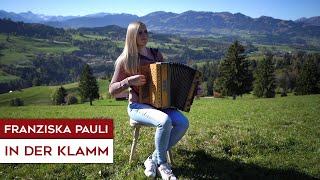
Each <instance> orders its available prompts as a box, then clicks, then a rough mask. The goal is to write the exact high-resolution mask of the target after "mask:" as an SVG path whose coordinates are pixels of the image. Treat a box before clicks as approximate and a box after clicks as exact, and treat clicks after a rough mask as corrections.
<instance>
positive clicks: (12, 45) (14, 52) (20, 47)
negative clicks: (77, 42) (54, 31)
mask: <svg viewBox="0 0 320 180" xmlns="http://www.w3.org/2000/svg"><path fill="white" fill-rule="evenodd" d="M7 38H8V36H7V35H4V34H0V43H2V44H4V45H5V49H3V50H1V52H0V54H1V56H0V62H1V63H2V64H7V65H9V64H22V63H26V62H28V61H29V60H30V59H31V58H32V57H34V56H35V55H37V54H46V53H61V52H64V53H71V52H73V51H75V50H79V48H78V47H75V46H72V45H71V44H70V43H69V42H58V41H50V40H47V39H37V38H30V37H24V36H13V35H10V36H9V39H7Z"/></svg>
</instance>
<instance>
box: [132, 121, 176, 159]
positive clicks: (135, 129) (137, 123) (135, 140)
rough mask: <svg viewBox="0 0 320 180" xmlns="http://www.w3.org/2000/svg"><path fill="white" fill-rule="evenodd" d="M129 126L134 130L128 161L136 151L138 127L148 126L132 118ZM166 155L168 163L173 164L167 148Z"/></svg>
mask: <svg viewBox="0 0 320 180" xmlns="http://www.w3.org/2000/svg"><path fill="white" fill-rule="evenodd" d="M130 126H132V127H134V131H133V141H132V146H131V152H130V158H129V163H131V161H132V159H133V157H134V154H135V152H136V147H137V143H138V139H139V135H140V128H141V127H142V126H145V127H148V125H145V124H142V123H139V122H137V121H135V120H133V119H130ZM149 127H150V126H149ZM167 157H168V162H169V163H170V164H173V157H172V153H171V150H168V152H167Z"/></svg>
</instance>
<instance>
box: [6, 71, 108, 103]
mask: <svg viewBox="0 0 320 180" xmlns="http://www.w3.org/2000/svg"><path fill="white" fill-rule="evenodd" d="M0 77H1V76H0ZM98 85H99V93H100V96H103V98H106V96H107V90H108V89H107V87H108V86H109V82H108V81H107V80H102V79H99V80H98ZM59 87H60V86H35V87H30V88H26V89H22V90H20V91H13V92H12V93H5V94H0V106H8V105H9V103H10V101H11V100H12V99H14V98H20V99H22V100H23V101H24V104H25V105H37V106H42V105H49V104H51V99H50V96H51V94H52V92H53V91H54V90H55V89H57V88H59ZM63 87H64V88H65V89H66V90H67V93H74V94H78V92H77V91H78V90H77V88H78V83H77V82H76V83H71V84H65V85H63Z"/></svg>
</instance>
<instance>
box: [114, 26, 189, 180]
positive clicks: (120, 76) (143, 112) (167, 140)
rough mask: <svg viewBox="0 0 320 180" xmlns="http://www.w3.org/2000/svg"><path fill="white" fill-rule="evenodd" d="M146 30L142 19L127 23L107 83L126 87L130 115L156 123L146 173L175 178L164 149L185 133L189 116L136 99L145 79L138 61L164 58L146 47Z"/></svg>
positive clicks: (148, 61) (115, 88) (146, 122)
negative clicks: (121, 48)
mask: <svg viewBox="0 0 320 180" xmlns="http://www.w3.org/2000/svg"><path fill="white" fill-rule="evenodd" d="M147 43H148V30H147V27H146V25H145V24H143V23H142V22H132V23H130V24H129V26H128V29H127V35H126V42H125V46H124V49H123V52H122V54H121V55H120V56H119V57H118V59H117V61H116V63H115V72H114V75H113V77H112V80H111V82H110V86H109V92H110V94H112V95H114V94H117V93H120V92H122V91H123V90H125V89H127V88H129V106H128V114H129V116H130V118H131V119H134V120H135V121H138V122H140V123H144V124H147V125H151V126H156V133H155V150H154V152H153V154H152V155H150V156H149V157H148V158H147V159H146V161H145V162H144V165H145V171H144V173H145V175H146V176H148V177H152V178H155V176H156V172H157V169H158V171H159V172H160V174H161V176H162V179H176V177H175V175H174V174H173V173H172V170H171V168H170V166H169V164H168V163H167V157H166V152H167V150H168V149H170V148H171V147H172V146H174V145H175V144H176V143H177V142H178V141H179V140H180V139H181V138H182V137H183V136H184V134H185V133H186V131H187V129H188V127H189V121H188V119H187V118H186V117H185V116H184V115H183V114H182V113H181V112H179V111H178V110H176V109H173V108H168V109H156V108H154V107H152V106H150V105H147V104H141V103H139V93H138V92H139V91H138V87H139V86H141V85H144V84H145V83H146V79H145V77H144V76H143V75H139V74H138V67H139V66H140V65H145V64H150V63H154V62H159V61H163V57H162V55H161V53H160V52H159V51H157V50H154V49H151V48H147V47H146V45H147Z"/></svg>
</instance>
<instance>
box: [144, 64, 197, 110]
mask: <svg viewBox="0 0 320 180" xmlns="http://www.w3.org/2000/svg"><path fill="white" fill-rule="evenodd" d="M139 73H140V74H142V75H144V76H145V77H146V80H147V82H146V84H145V85H143V86H139V101H140V103H144V104H150V105H152V106H154V107H156V108H170V107H173V108H177V109H180V110H182V111H186V112H189V111H190V108H191V105H192V103H193V99H194V96H195V93H196V91H197V86H198V84H199V83H200V79H201V73H200V72H199V71H197V70H195V69H193V68H191V67H189V66H186V65H184V64H180V63H171V62H157V63H154V64H148V65H144V66H140V67H139Z"/></svg>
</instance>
